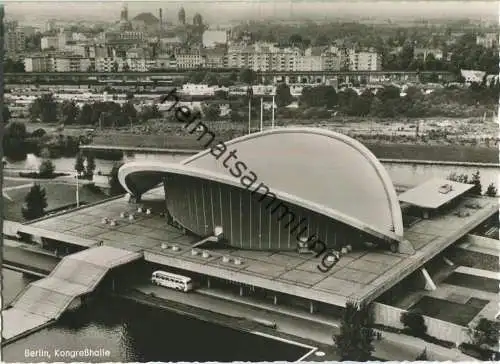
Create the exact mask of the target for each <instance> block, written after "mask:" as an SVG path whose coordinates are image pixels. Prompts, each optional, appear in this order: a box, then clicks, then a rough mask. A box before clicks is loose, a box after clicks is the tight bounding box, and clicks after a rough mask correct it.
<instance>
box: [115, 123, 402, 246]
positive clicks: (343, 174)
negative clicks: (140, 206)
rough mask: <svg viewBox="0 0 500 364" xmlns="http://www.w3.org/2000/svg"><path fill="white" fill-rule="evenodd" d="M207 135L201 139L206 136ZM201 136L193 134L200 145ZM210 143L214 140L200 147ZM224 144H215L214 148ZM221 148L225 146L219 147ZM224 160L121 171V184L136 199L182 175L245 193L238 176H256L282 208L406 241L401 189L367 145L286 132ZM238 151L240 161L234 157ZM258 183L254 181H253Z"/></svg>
mask: <svg viewBox="0 0 500 364" xmlns="http://www.w3.org/2000/svg"><path fill="white" fill-rule="evenodd" d="M199 134H201V132H200V133H199ZM199 134H198V133H197V132H195V133H193V134H192V137H193V138H198V135H199ZM208 141H209V136H208V134H207V135H205V137H204V138H202V139H200V145H203V144H205V143H207V142H208ZM217 143H218V141H217V139H215V140H214V141H213V143H211V144H210V146H211V147H212V148H214V149H213V150H214V152H213V153H214V154H216V151H215V146H216V145H217ZM219 145H221V144H219ZM224 146H225V147H226V151H225V152H224V153H223V154H221V155H220V154H219V155H220V157H219V159H217V158H216V157H215V156H214V155H213V154H212V153H211V150H210V149H207V150H205V151H202V152H200V153H198V154H196V155H194V156H193V157H190V158H188V159H186V160H184V161H183V162H182V163H180V164H172V163H163V162H159V161H154V162H149V161H141V162H131V163H127V164H125V165H124V166H122V167H121V168H120V171H119V174H118V176H119V180H120V182H121V183H122V185H123V186H124V187H125V188H126V189H127V190H128V191H129V192H130V193H132V194H134V193H137V192H139V193H143V192H145V191H147V190H149V189H151V188H152V187H154V186H156V185H157V184H158V183H159V182H160V181H161V178H162V176H163V175H165V174H170V173H175V174H183V175H189V176H193V177H198V178H202V179H207V180H212V181H216V182H220V183H224V184H229V185H232V186H236V187H239V188H242V189H245V188H246V187H245V186H244V185H242V184H241V181H240V178H236V177H234V176H233V175H232V174H231V173H230V170H233V171H235V169H236V168H235V167H236V165H235V163H236V162H238V161H239V162H243V163H244V164H245V165H246V167H247V169H246V171H245V170H244V168H242V166H241V165H240V169H241V170H244V171H243V174H242V176H245V175H249V174H250V171H252V172H254V173H255V176H256V177H257V178H256V182H255V183H254V184H253V185H252V187H251V188H250V189H251V190H254V189H255V188H256V187H257V185H258V184H259V183H263V184H265V185H266V186H268V187H269V189H270V191H272V192H273V193H274V194H276V196H277V197H278V198H280V199H281V200H283V201H286V202H289V203H291V204H295V205H298V206H302V207H304V208H307V209H311V210H313V211H316V212H318V213H321V214H323V215H325V216H329V217H332V218H333V219H336V220H338V221H342V222H344V223H347V224H349V225H351V226H354V227H356V228H359V229H362V230H364V231H367V232H369V233H371V234H374V235H377V236H379V237H382V238H389V239H394V240H398V241H401V240H402V237H403V221H402V216H401V208H400V206H399V201H398V198H397V195H396V191H395V189H394V186H393V184H392V182H391V180H390V178H389V176H388V174H387V172H386V170H385V169H384V167H383V166H382V164H381V163H380V162H379V161H378V160H377V158H376V157H375V156H374V155H373V154H372V153H371V152H370V151H369V150H368V149H367V148H366V147H364V146H363V145H362V144H361V143H359V142H357V141H356V140H354V139H352V138H349V137H347V136H345V135H343V134H339V133H335V132H331V131H328V130H323V129H315V128H286V129H285V128H283V129H273V130H269V131H264V132H260V133H254V134H250V135H246V136H243V137H240V138H236V139H233V140H231V141H228V142H225V143H224V145H223V146H221V147H220V148H222V149H220V150H223V149H224V148H223V147H224ZM233 150H235V154H234V155H235V156H236V158H237V159H236V158H235V157H232V158H231V159H229V160H227V162H226V166H227V167H226V166H224V161H225V160H226V159H227V158H228V156H229V153H230V152H231V151H233ZM254 179H255V177H254Z"/></svg>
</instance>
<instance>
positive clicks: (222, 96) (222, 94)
mask: <svg viewBox="0 0 500 364" xmlns="http://www.w3.org/2000/svg"><path fill="white" fill-rule="evenodd" d="M227 96H228V92H227V91H224V90H217V91H215V92H214V98H215V99H216V100H226V99H227Z"/></svg>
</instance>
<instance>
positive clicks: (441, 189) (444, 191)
mask: <svg viewBox="0 0 500 364" xmlns="http://www.w3.org/2000/svg"><path fill="white" fill-rule="evenodd" d="M451 191H453V186H452V185H451V184H449V183H446V184H444V185H442V186H441V187H439V189H438V192H439V193H442V194H444V195H445V194H447V193H450V192H451Z"/></svg>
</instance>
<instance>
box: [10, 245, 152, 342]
mask: <svg viewBox="0 0 500 364" xmlns="http://www.w3.org/2000/svg"><path fill="white" fill-rule="evenodd" d="M141 258H142V253H137V252H130V251H127V250H124V249H119V248H114V247H110V246H98V247H94V248H90V249H86V250H84V251H81V252H78V253H76V254H72V255H68V256H66V257H64V258H63V259H62V260H61V261H60V262H59V264H58V265H57V266H56V267H55V268H54V270H53V271H52V272H51V273H50V275H49V276H48V277H46V278H43V279H40V280H38V281H35V282H32V283H30V284H29V285H28V286H27V287H26V288H25V289H24V291H22V292H21V293H20V294H19V295H18V296H17V297H16V298H15V299H14V301H12V303H11V304H10V305H9V307H8V308H7V309H6V310H4V311H3V312H2V324H3V325H2V326H3V330H2V337H3V339H4V343H8V342H11V341H14V340H16V339H18V338H21V337H23V336H25V335H27V334H29V333H31V332H33V331H35V330H37V329H38V328H40V327H43V326H45V325H47V324H48V323H50V322H52V321H54V320H57V319H58V318H59V317H60V316H61V314H62V313H63V312H64V311H65V310H66V309H68V308H70V306H71V305H72V303H74V302H75V300H76V299H77V298H78V297H80V296H82V295H85V294H87V293H90V292H92V291H93V290H94V289H95V288H96V287H97V285H98V284H99V282H100V281H101V280H102V279H103V278H104V276H105V275H106V273H107V272H108V271H110V270H111V269H113V268H116V267H118V266H121V265H124V264H127V263H130V262H133V261H135V260H138V259H141Z"/></svg>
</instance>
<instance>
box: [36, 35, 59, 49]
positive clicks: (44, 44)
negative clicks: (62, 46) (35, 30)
mask: <svg viewBox="0 0 500 364" xmlns="http://www.w3.org/2000/svg"><path fill="white" fill-rule="evenodd" d="M40 44H41V48H42V50H44V49H49V48H53V49H59V36H57V35H51V36H45V37H42V39H41V41H40Z"/></svg>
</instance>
